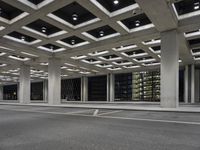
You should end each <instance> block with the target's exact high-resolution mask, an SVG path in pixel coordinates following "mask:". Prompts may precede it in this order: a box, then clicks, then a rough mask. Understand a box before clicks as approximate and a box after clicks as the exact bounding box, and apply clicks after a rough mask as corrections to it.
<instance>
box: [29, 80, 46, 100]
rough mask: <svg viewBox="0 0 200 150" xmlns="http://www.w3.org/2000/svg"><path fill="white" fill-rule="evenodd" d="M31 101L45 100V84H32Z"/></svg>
mask: <svg viewBox="0 0 200 150" xmlns="http://www.w3.org/2000/svg"><path fill="white" fill-rule="evenodd" d="M31 100H33V101H34V100H36V101H38V100H39V101H42V100H43V82H32V83H31Z"/></svg>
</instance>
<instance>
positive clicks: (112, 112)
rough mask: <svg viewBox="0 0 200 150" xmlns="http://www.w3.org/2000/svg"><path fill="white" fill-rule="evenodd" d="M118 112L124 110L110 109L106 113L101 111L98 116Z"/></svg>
mask: <svg viewBox="0 0 200 150" xmlns="http://www.w3.org/2000/svg"><path fill="white" fill-rule="evenodd" d="M118 112H122V110H115V111H109V112H105V113H100V114H98V115H97V116H102V115H109V114H115V113H118Z"/></svg>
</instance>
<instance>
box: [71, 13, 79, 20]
mask: <svg viewBox="0 0 200 150" xmlns="http://www.w3.org/2000/svg"><path fill="white" fill-rule="evenodd" d="M72 19H73V20H74V21H77V20H78V15H77V14H76V13H74V14H73V15H72Z"/></svg>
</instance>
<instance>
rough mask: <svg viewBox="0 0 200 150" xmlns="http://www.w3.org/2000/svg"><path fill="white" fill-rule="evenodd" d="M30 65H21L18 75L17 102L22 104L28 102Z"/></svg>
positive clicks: (29, 96)
mask: <svg viewBox="0 0 200 150" xmlns="http://www.w3.org/2000/svg"><path fill="white" fill-rule="evenodd" d="M30 93H31V87H30V66H28V65H21V67H20V77H19V102H20V103H22V104H28V103H30V98H31V95H30Z"/></svg>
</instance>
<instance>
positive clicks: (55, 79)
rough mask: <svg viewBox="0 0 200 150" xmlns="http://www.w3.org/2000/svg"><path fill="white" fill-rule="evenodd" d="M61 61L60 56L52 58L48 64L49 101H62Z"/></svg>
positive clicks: (58, 102) (50, 102) (52, 103)
mask: <svg viewBox="0 0 200 150" xmlns="http://www.w3.org/2000/svg"><path fill="white" fill-rule="evenodd" d="M60 66H61V62H60V59H58V58H54V57H53V58H50V59H49V65H48V103H49V104H50V105H54V104H55V105H56V104H60V103H61V77H60V75H61V69H60Z"/></svg>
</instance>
